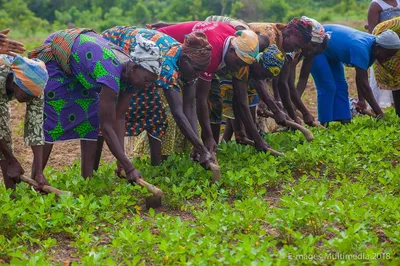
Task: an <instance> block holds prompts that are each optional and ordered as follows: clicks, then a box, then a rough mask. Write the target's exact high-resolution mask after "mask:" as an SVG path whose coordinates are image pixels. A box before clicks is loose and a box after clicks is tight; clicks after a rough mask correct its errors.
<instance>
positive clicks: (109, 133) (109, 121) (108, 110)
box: [99, 86, 134, 173]
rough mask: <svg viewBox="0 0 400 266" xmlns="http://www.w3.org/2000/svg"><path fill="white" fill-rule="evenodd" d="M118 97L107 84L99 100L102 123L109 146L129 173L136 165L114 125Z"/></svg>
mask: <svg viewBox="0 0 400 266" xmlns="http://www.w3.org/2000/svg"><path fill="white" fill-rule="evenodd" d="M116 98H117V94H116V93H115V92H114V91H113V90H111V89H110V88H108V87H107V86H103V88H102V90H101V93H100V102H99V116H100V124H101V128H102V131H103V136H104V139H105V141H106V143H107V145H108V147H109V148H110V150H111V152H112V154H113V155H114V156H115V158H116V159H117V160H118V162H120V163H121V165H122V167H123V168H124V169H125V172H126V173H128V172H131V171H132V170H133V169H134V167H133V166H132V164H131V162H130V161H129V159H128V158H127V157H126V155H125V152H124V148H123V147H122V146H121V144H120V141H119V137H118V135H117V132H116V130H115V128H114V127H113V126H114V123H115V121H116V120H117V107H116V105H115V100H116ZM120 112H121V110H120Z"/></svg>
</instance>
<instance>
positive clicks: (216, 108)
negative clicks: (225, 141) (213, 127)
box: [208, 75, 224, 124]
mask: <svg viewBox="0 0 400 266" xmlns="http://www.w3.org/2000/svg"><path fill="white" fill-rule="evenodd" d="M223 102H224V99H223V98H222V96H221V86H220V81H219V76H217V75H214V78H213V79H212V81H211V89H210V93H209V94H208V110H209V112H210V123H211V124H219V123H221V121H222V106H223Z"/></svg>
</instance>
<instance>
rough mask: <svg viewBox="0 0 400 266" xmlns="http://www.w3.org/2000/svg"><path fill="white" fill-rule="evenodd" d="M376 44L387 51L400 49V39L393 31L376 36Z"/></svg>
mask: <svg viewBox="0 0 400 266" xmlns="http://www.w3.org/2000/svg"><path fill="white" fill-rule="evenodd" d="M376 43H377V44H378V45H379V46H381V47H383V48H386V49H400V38H399V35H397V34H396V33H395V32H394V31H392V30H385V31H384V32H382V33H381V34H379V35H378V36H376Z"/></svg>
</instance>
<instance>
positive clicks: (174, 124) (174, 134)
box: [0, 17, 400, 189]
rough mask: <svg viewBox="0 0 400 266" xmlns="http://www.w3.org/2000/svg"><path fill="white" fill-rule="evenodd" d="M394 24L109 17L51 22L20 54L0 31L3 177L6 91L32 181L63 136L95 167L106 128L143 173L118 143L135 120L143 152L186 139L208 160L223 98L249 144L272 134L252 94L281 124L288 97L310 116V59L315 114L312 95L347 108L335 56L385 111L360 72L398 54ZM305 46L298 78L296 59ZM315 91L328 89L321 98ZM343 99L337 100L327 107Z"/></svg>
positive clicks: (127, 164)
mask: <svg viewBox="0 0 400 266" xmlns="http://www.w3.org/2000/svg"><path fill="white" fill-rule="evenodd" d="M396 23H398V22H396ZM394 24H395V23H393V22H391V23H386V24H385V25H378V26H377V30H376V32H375V33H376V35H377V36H375V35H370V34H367V33H362V32H359V31H356V30H354V29H351V28H347V27H344V26H340V25H324V26H322V25H321V24H320V23H318V22H317V21H315V20H313V19H310V18H307V17H302V18H301V19H293V20H291V21H290V22H289V23H288V24H274V23H248V24H247V23H245V22H243V21H239V20H233V19H229V18H224V17H210V18H208V19H207V21H204V22H199V21H193V22H183V23H178V24H174V25H166V24H164V23H157V24H154V25H150V27H151V28H156V29H157V30H155V29H141V28H136V27H119V26H117V27H114V28H112V29H109V30H106V31H104V32H103V33H102V34H100V35H99V34H97V33H96V32H94V31H93V30H91V29H84V28H75V29H69V30H62V31H58V32H55V33H53V34H51V35H50V36H49V37H48V38H47V39H46V40H45V41H44V42H43V44H42V45H41V46H40V47H37V48H35V49H34V50H33V51H31V52H30V53H29V54H28V57H29V59H28V58H25V57H22V56H20V55H17V54H16V53H14V52H17V53H18V52H21V51H23V47H21V44H19V43H17V42H15V41H12V40H8V39H7V38H6V37H5V38H3V37H4V36H5V35H2V38H3V39H2V38H0V44H1V45H2V48H1V49H2V50H3V51H2V53H4V54H7V55H3V56H2V58H1V61H2V64H1V69H0V80H1V82H2V83H1V86H0V90H1V94H0V112H1V113H0V115H1V119H2V121H1V123H0V125H1V126H0V152H1V154H0V155H1V156H2V157H1V158H0V159H1V168H2V172H3V177H4V181H5V185H6V187H7V188H15V184H16V183H17V182H18V177H20V176H21V175H22V174H23V172H24V170H23V169H22V167H21V165H20V163H19V162H18V160H17V159H16V158H15V156H14V154H13V151H12V145H11V144H12V138H11V129H10V113H9V105H8V102H9V101H10V100H11V99H12V98H13V96H15V98H16V99H17V100H18V101H20V102H26V103H27V112H26V117H25V129H24V131H25V143H26V145H29V146H32V150H33V153H34V161H33V167H32V177H33V178H34V179H35V180H36V181H37V182H38V183H39V187H38V189H40V188H41V186H43V185H44V184H47V180H46V179H45V177H44V175H43V169H44V167H45V166H46V164H47V161H48V159H49V156H50V153H51V150H52V147H53V144H54V143H55V142H60V141H70V140H80V141H81V158H82V159H81V161H82V163H81V167H82V170H81V171H82V176H83V177H90V176H92V175H93V171H94V169H97V166H98V162H99V158H100V154H101V146H102V145H98V144H101V143H102V141H103V139H104V140H105V141H106V143H107V145H108V147H109V148H110V150H111V152H112V153H113V155H114V156H115V157H116V159H117V160H118V165H119V167H120V168H121V169H123V170H124V171H125V173H126V177H127V179H128V180H130V181H132V182H133V181H135V180H136V179H137V178H142V176H141V174H140V173H139V172H138V170H137V169H136V168H135V167H134V166H133V165H132V163H131V160H130V159H129V158H127V156H126V154H125V151H124V136H126V135H127V136H138V135H139V134H141V133H142V132H144V134H145V135H147V137H148V146H149V150H150V151H151V158H152V164H160V163H161V161H162V159H164V158H165V156H167V155H169V154H171V153H172V152H176V151H180V150H181V149H182V148H184V147H187V145H188V144H191V145H192V146H193V151H192V153H191V156H192V158H193V159H194V160H196V161H198V162H200V163H201V164H202V165H203V166H207V165H208V164H209V163H210V162H212V161H216V158H215V152H216V146H217V143H218V140H219V133H220V132H219V125H220V123H221V120H222V113H225V114H226V112H229V109H230V110H231V112H230V113H231V115H230V116H229V115H226V116H227V117H230V118H231V119H234V120H233V121H234V123H232V124H233V127H234V131H235V135H236V137H237V138H238V139H244V138H249V139H251V140H252V141H253V142H254V145H255V147H256V148H257V149H258V150H261V151H266V150H267V149H268V147H269V145H268V144H267V143H266V142H265V140H264V139H263V138H262V137H261V136H260V134H259V132H258V130H257V127H256V125H255V123H254V118H253V116H252V112H251V108H250V106H254V105H255V102H254V97H253V96H254V95H255V94H257V95H258V96H259V97H260V99H261V100H262V101H263V102H264V103H265V104H266V106H267V107H268V108H269V109H270V110H271V111H272V112H273V113H274V118H275V120H276V121H277V123H279V124H282V125H285V124H286V119H293V120H296V121H299V119H298V117H297V115H296V111H295V108H297V109H298V110H299V111H300V112H301V113H302V114H303V119H304V121H305V122H306V123H307V124H310V125H313V124H315V123H314V118H313V117H312V115H311V114H310V112H309V111H308V109H307V108H306V107H305V105H304V104H303V103H302V102H301V99H300V94H299V93H298V90H302V89H303V90H304V88H305V85H306V82H307V78H308V75H309V72H310V69H311V72H312V74H313V76H314V79H315V82H316V84H317V87H318V88H324V90H326V91H327V90H328V89H326V88H327V87H326V86H328V85H329V86H330V88H329V89H330V90H331V93H330V94H329V95H328V94H321V95H318V97H319V98H318V102H319V105H320V104H321V108H322V109H325V110H326V112H327V113H329V117H328V118H325V117H323V115H322V113H321V110H320V107H319V111H320V112H319V120H320V121H321V122H330V121H333V120H346V119H347V118H349V119H350V117H347V116H346V115H347V114H348V115H350V113H349V110H347V109H349V108H348V99H347V98H346V99H344V98H345V97H344V95H342V94H341V93H342V89H343V88H342V87H343V86H344V85H343V84H345V79H344V78H343V77H344V70H343V64H342V63H344V64H350V65H352V66H354V67H356V73H357V85H359V98H361V100H362V99H363V97H364V98H365V99H366V100H367V102H368V103H369V104H370V105H371V106H372V108H373V110H374V111H375V113H376V114H378V115H382V111H381V110H380V109H379V106H377V104H376V101H375V100H374V98H373V96H372V94H371V90H370V88H369V86H368V82H365V80H364V78H367V75H366V73H367V72H366V71H367V69H368V67H369V66H370V65H371V64H372V63H373V62H374V61H375V59H377V62H378V64H380V65H381V66H382V68H383V69H385V70H386V69H387V67H388V65H387V64H386V63H387V62H391V60H392V58H393V57H395V55H396V53H397V51H398V49H399V48H400V39H399V37H398V35H397V34H396V33H395V32H394V31H392V30H390V29H392V28H393V29H395V27H393V25H394ZM328 31H329V32H328ZM0 37H1V36H0ZM2 40H4V42H2ZM302 58H304V63H303V68H302V72H301V75H300V82H299V84H298V86H297V88H296V87H294V69H295V65H296V63H297V62H298V61H299V60H301V59H302ZM314 58H315V59H314ZM313 61H314V63H312V62H313ZM329 70H330V71H329ZM342 72H343V73H342ZM364 72H365V73H364ZM218 76H219V77H221V79H222V81H221V83H222V82H224V83H223V84H222V86H221V83H219V82H218V79H217V77H218ZM377 76H379V75H377ZM341 79H344V80H341ZM266 81H276V82H274V83H275V85H277V86H275V87H276V88H277V89H276V90H275V91H274V96H275V98H276V99H281V101H282V103H283V108H281V107H280V106H279V104H277V101H276V99H274V97H273V96H271V94H270V93H269V92H268V90H267V86H266ZM378 82H379V79H378ZM227 85H228V86H227ZM341 86H342V87H341ZM324 96H325V98H326V99H327V98H330V100H329V101H328V100H325V102H324V101H323V100H322V98H324ZM224 99H225V101H224ZM341 102H342V103H343V106H342V107H341V108H342V109H341V110H340V111H339V110H337V108H333V106H334V105H335V106H338V104H339V103H341ZM345 102H346V103H347V105H346V104H345ZM360 102H362V101H360ZM224 103H225V104H226V105H227V106H224ZM345 105H346V106H345ZM360 106H361V105H360ZM363 108H365V107H363ZM227 110H228V111H227ZM286 113H287V115H288V116H287V115H286ZM342 115H343V117H341V116H342ZM339 116H340V117H339ZM197 119H198V121H199V124H200V126H201V136H199V135H198V130H197V129H198V124H197ZM324 119H327V120H326V121H325V120H324ZM243 126H244V128H242V127H243ZM142 136H144V135H142ZM139 140H143V138H139ZM96 151H97V156H96Z"/></svg>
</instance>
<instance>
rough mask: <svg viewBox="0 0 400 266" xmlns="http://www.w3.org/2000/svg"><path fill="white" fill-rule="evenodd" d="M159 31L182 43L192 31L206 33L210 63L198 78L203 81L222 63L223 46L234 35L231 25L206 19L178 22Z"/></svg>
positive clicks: (225, 45) (207, 79)
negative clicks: (209, 46)
mask: <svg viewBox="0 0 400 266" xmlns="http://www.w3.org/2000/svg"><path fill="white" fill-rule="evenodd" d="M159 31H160V32H162V33H165V34H167V35H169V36H171V37H173V38H174V39H175V40H177V41H178V42H181V43H183V42H184V40H185V36H186V35H187V34H190V33H192V32H202V33H204V34H206V36H207V39H208V41H209V43H210V45H211V46H212V51H211V52H212V56H211V63H210V64H209V65H208V67H207V70H206V71H205V72H204V73H202V74H201V75H200V76H199V78H201V79H203V80H205V81H211V80H212V78H213V75H214V73H215V72H216V71H217V70H218V68H219V67H220V65H221V64H222V63H223V60H222V59H223V58H224V56H223V54H224V48H225V47H227V46H229V41H230V40H231V37H233V36H235V32H236V30H235V28H234V27H233V26H232V25H229V24H226V23H218V22H207V21H201V22H198V21H188V22H182V23H178V24H176V25H173V26H169V27H165V28H161V29H159Z"/></svg>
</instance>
